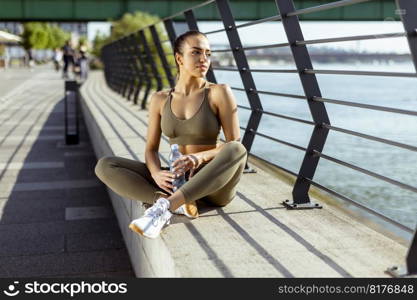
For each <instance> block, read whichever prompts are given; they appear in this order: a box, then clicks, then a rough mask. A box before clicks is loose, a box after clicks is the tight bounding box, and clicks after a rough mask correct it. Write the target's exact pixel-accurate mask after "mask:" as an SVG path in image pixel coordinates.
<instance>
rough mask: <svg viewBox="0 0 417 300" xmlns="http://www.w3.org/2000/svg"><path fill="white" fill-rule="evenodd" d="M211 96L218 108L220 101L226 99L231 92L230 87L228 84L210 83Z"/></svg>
mask: <svg viewBox="0 0 417 300" xmlns="http://www.w3.org/2000/svg"><path fill="white" fill-rule="evenodd" d="M209 88H210V94H211V97H210V98H211V99H212V101H213V102H214V103H215V104H216V105H217V106H218V104H219V102H218V101H219V100H220V99H223V100H224V98H225V96H227V94H228V90H230V86H229V85H228V84H227V83H212V82H209Z"/></svg>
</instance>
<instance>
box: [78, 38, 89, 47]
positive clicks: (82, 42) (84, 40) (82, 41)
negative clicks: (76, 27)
mask: <svg viewBox="0 0 417 300" xmlns="http://www.w3.org/2000/svg"><path fill="white" fill-rule="evenodd" d="M87 41H88V39H87V36H85V35H82V36H80V38H79V39H78V44H79V46H80V47H81V46H87Z"/></svg>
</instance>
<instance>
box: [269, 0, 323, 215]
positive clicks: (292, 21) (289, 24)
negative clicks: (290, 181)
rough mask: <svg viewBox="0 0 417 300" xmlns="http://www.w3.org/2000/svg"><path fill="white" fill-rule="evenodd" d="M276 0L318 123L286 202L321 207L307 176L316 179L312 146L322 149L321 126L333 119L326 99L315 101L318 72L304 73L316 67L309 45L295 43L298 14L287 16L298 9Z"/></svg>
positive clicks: (298, 36)
mask: <svg viewBox="0 0 417 300" xmlns="http://www.w3.org/2000/svg"><path fill="white" fill-rule="evenodd" d="M275 2H276V5H277V8H278V10H279V12H280V15H281V17H282V24H283V26H284V30H285V33H286V35H287V39H288V42H289V44H290V48H291V52H292V55H293V57H294V61H295V64H296V66H297V70H298V74H299V76H300V80H301V84H302V86H303V90H304V94H305V96H306V98H307V103H308V106H309V108H310V113H311V116H312V118H313V120H314V123H316V126H315V127H314V129H313V132H312V134H311V138H310V142H309V144H308V146H307V151H306V153H305V155H304V159H303V162H302V164H301V167H300V171H299V172H298V176H297V179H296V182H295V185H294V188H293V191H292V196H293V201H289V200H286V201H284V202H283V204H284V205H286V206H287V208H292V209H303V208H321V206H320V205H319V204H317V203H312V202H311V201H310V197H309V196H308V190H309V189H310V182H309V181H308V180H306V178H308V179H313V177H314V173H315V171H316V169H317V165H318V162H319V158H320V157H319V156H316V155H314V152H313V150H316V151H319V152H321V151H322V150H323V147H324V144H325V142H326V138H327V135H328V133H329V129H327V128H326V127H324V126H321V124H322V123H326V124H330V120H329V117H328V116H327V111H326V107H325V106H324V103H321V102H318V101H313V97H314V96H316V97H321V92H320V88H319V85H318V82H317V79H316V76H315V74H305V73H304V69H313V66H312V63H311V59H310V55H309V53H308V50H307V47H306V46H305V45H299V46H297V45H296V41H303V40H304V37H303V34H302V31H301V27H300V23H299V20H298V16H296V15H295V16H290V17H288V16H287V14H288V13H289V12H292V11H295V7H294V3H293V1H292V0H275Z"/></svg>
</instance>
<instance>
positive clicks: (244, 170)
mask: <svg viewBox="0 0 417 300" xmlns="http://www.w3.org/2000/svg"><path fill="white" fill-rule="evenodd" d="M243 173H257V172H256V170H255V169H254V168H251V167H247V168H245V169H243Z"/></svg>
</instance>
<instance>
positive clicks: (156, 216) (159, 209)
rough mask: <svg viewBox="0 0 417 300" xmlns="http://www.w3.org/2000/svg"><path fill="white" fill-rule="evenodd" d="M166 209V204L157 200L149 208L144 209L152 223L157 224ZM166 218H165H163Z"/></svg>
mask: <svg viewBox="0 0 417 300" xmlns="http://www.w3.org/2000/svg"><path fill="white" fill-rule="evenodd" d="M167 210H168V206H167V205H166V204H164V203H163V202H162V201H160V200H158V201H156V202H155V204H154V205H152V206H151V207H150V208H148V209H147V210H146V214H147V215H148V216H150V217H151V218H152V224H153V225H154V226H157V225H158V223H159V221H160V220H161V216H162V215H163V214H164V213H165V212H166V211H167ZM165 219H166V218H165Z"/></svg>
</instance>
